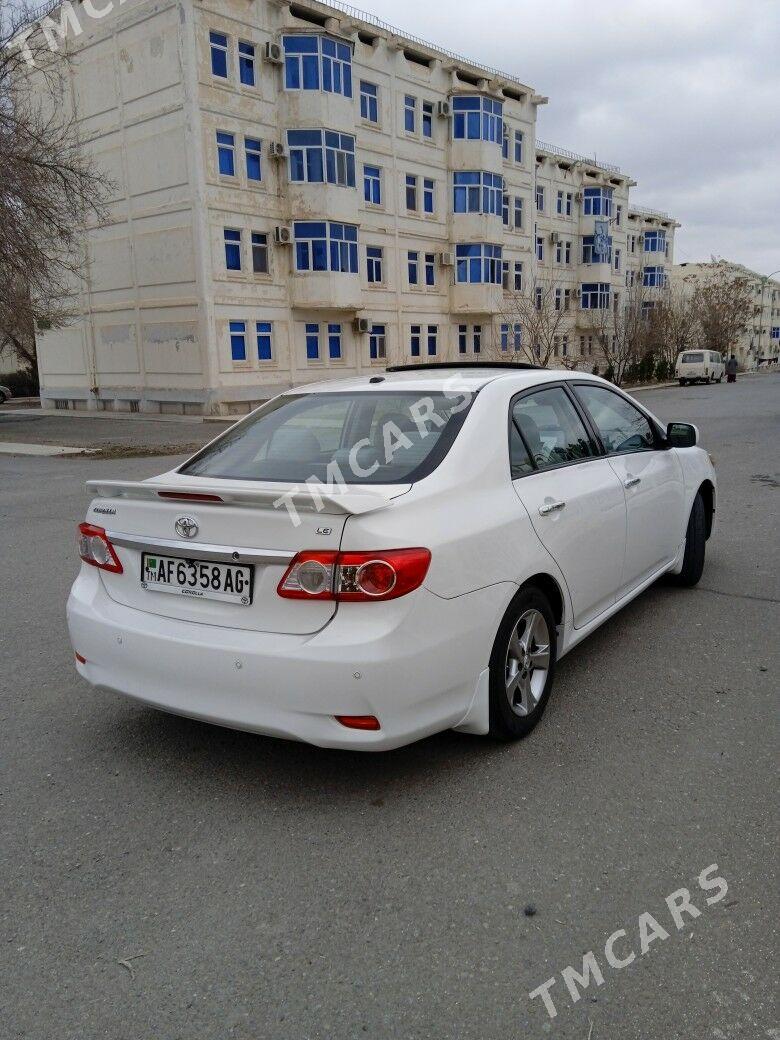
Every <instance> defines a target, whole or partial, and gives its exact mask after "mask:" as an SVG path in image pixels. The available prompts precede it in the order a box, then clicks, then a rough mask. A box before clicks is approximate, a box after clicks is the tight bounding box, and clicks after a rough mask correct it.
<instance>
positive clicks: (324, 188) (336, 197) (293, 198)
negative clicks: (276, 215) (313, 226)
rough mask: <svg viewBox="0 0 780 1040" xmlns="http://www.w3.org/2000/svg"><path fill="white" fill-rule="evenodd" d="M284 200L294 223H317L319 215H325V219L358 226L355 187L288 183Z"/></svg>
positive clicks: (306, 182) (357, 204)
mask: <svg viewBox="0 0 780 1040" xmlns="http://www.w3.org/2000/svg"><path fill="white" fill-rule="evenodd" d="M287 198H288V200H289V205H290V213H291V215H292V217H293V219H294V220H321V219H322V214H323V213H327V215H328V219H329V220H337V221H341V222H343V223H344V224H358V223H360V220H359V214H360V195H359V192H358V190H357V188H342V187H340V186H339V185H336V184H321V183H309V182H308V181H289V182H288V184H287Z"/></svg>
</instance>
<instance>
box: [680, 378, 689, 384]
mask: <svg viewBox="0 0 780 1040" xmlns="http://www.w3.org/2000/svg"><path fill="white" fill-rule="evenodd" d="M687 385H688V380H687V379H681V380H680V386H687Z"/></svg>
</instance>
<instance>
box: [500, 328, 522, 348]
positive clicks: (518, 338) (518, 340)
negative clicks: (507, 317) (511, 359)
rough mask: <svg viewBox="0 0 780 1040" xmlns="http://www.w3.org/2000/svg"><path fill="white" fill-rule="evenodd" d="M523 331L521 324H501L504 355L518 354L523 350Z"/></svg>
mask: <svg viewBox="0 0 780 1040" xmlns="http://www.w3.org/2000/svg"><path fill="white" fill-rule="evenodd" d="M522 343H523V330H522V326H521V325H520V323H519V322H514V323H510V322H502V323H501V352H502V353H503V354H506V353H509V352H510V351H511V352H512V353H517V352H518V351H520V350H521V349H522Z"/></svg>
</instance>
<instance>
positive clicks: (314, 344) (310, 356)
mask: <svg viewBox="0 0 780 1040" xmlns="http://www.w3.org/2000/svg"><path fill="white" fill-rule="evenodd" d="M306 359H307V361H319V359H320V327H319V325H317V324H316V323H315V322H309V323H307V325H306Z"/></svg>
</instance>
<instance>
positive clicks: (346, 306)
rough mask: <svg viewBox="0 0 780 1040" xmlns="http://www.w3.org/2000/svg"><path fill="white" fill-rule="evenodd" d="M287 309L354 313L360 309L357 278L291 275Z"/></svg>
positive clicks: (333, 274)
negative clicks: (288, 306)
mask: <svg viewBox="0 0 780 1040" xmlns="http://www.w3.org/2000/svg"><path fill="white" fill-rule="evenodd" d="M290 305H291V306H292V307H299V308H305V309H306V310H329V311H357V310H360V308H361V307H362V306H363V293H362V290H361V286H360V278H359V277H358V276H357V275H355V274H340V273H337V272H333V271H312V272H307V273H305V274H293V275H292V277H291V279H290Z"/></svg>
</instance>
